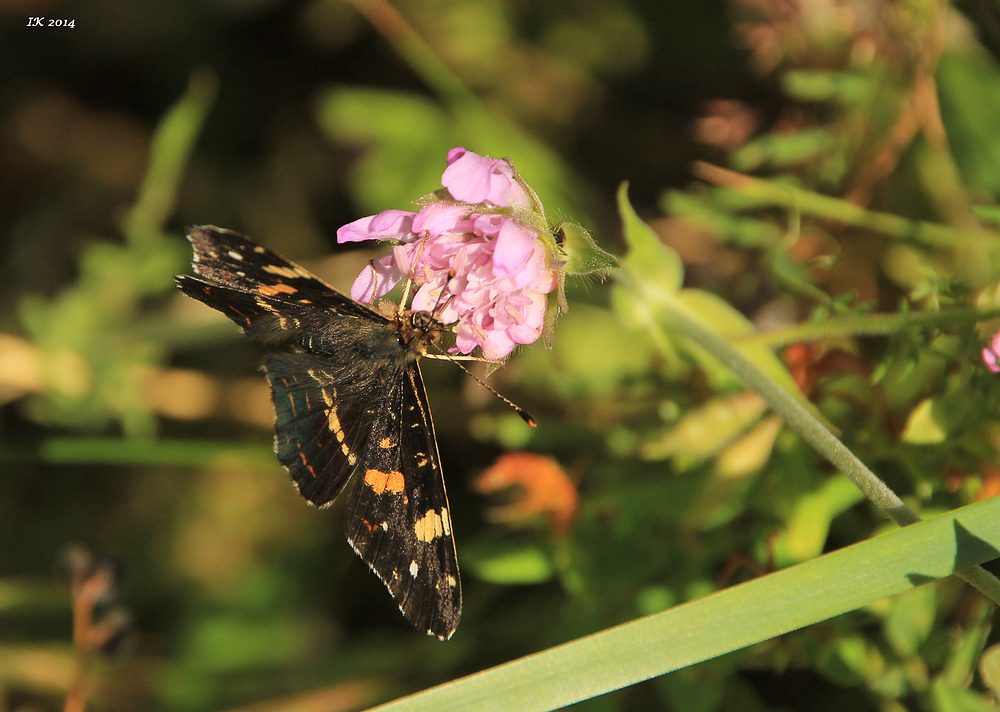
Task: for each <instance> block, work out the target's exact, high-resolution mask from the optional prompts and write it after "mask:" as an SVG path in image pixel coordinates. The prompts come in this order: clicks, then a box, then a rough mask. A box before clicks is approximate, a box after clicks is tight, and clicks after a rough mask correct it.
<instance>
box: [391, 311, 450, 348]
mask: <svg viewBox="0 0 1000 712" xmlns="http://www.w3.org/2000/svg"><path fill="white" fill-rule="evenodd" d="M397 323H398V324H399V341H400V343H401V344H402V345H403V346H405V347H406V349H407V350H408V351H410V352H411V353H413V354H416V355H418V356H423V355H425V354H426V353H427V349H428V348H430V347H431V346H435V345H437V344H438V342H440V341H441V334H443V333H444V331H445V330H446V329H447V327H446V326H445V324H444V323H443V322H442V321H441V320H440V319H439V318H438V317H437V316H436V315H435V314H434V313H432V312H428V311H413V312H411V311H407V312H404V313H403V314H402V316H401V317H400V319H399V321H398V322H397Z"/></svg>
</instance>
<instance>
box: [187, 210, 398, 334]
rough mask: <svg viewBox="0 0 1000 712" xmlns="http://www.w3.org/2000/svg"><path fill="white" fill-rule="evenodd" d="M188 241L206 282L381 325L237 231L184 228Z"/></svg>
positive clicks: (370, 312) (198, 271) (366, 310)
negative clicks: (368, 320)
mask: <svg viewBox="0 0 1000 712" xmlns="http://www.w3.org/2000/svg"><path fill="white" fill-rule="evenodd" d="M187 238H188V240H189V241H190V243H191V246H192V247H193V248H194V260H193V261H192V263H191V264H192V266H193V267H194V271H195V274H198V275H199V276H201V277H204V278H205V279H207V280H209V281H211V282H217V283H219V284H222V285H225V286H227V287H230V288H232V289H234V290H237V291H241V292H247V293H249V294H253V295H255V296H263V297H266V298H270V299H272V300H276V301H279V302H281V303H283V304H300V305H303V306H313V307H316V308H321V309H325V310H333V311H335V312H337V313H339V314H345V315H348V316H356V317H361V318H364V319H370V318H376V319H378V320H380V321H385V317H383V316H381V315H380V314H379V313H378V312H376V311H374V310H373V309H371V308H369V307H367V306H365V305H364V304H361V303H359V302H356V301H354V300H353V299H351V298H350V297H348V296H347V295H345V294H341V293H340V292H338V291H337V290H336V289H334V288H333V287H331V286H330V285H329V284H327V283H326V282H324V281H323V280H322V279H320V278H319V277H317V276H316V275H314V274H312V273H311V272H309V271H308V270H305V269H303V268H302V267H299V266H298V265H297V264H295V263H294V262H291V261H289V260H286V259H285V258H284V257H282V256H281V255H279V254H277V253H276V252H273V251H271V250H269V249H267V248H266V247H264V246H263V245H258V244H257V243H256V242H254V241H253V240H251V239H250V238H248V237H245V236H244V235H241V234H239V233H238V232H233V231H232V230H223V229H221V228H217V227H213V226H211V225H200V226H194V227H190V228H188V233H187ZM195 298H197V297H195Z"/></svg>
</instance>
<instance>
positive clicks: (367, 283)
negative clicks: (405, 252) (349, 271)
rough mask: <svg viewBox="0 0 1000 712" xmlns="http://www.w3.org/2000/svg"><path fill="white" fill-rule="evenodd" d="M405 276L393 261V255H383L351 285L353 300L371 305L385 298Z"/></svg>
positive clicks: (362, 271) (372, 262)
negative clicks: (380, 298)
mask: <svg viewBox="0 0 1000 712" xmlns="http://www.w3.org/2000/svg"><path fill="white" fill-rule="evenodd" d="M402 278H403V274H402V273H401V272H400V271H399V269H398V268H397V267H396V264H395V262H394V261H393V254H392V253H391V252H390V253H388V254H385V255H382V256H381V257H379V258H377V259H374V260H372V261H371V262H370V263H369V265H368V266H367V267H365V268H364V269H363V270H361V274H359V275H358V278H357V279H355V280H354V284H352V285H351V299H353V300H354V301H356V302H362V303H365V304H371V303H372V302H373V301H375V300H376V299H378V298H379V297H383V296H385V295H386V294H388V293H389V292H391V291H392V288H393V287H395V286H396V285H397V284H399V280H401V279H402Z"/></svg>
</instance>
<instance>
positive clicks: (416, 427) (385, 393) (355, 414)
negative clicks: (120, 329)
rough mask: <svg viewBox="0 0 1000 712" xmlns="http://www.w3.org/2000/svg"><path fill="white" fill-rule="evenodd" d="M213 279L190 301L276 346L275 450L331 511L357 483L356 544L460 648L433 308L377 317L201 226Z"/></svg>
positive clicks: (248, 244) (351, 537) (272, 365)
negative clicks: (432, 376) (436, 411)
mask: <svg viewBox="0 0 1000 712" xmlns="http://www.w3.org/2000/svg"><path fill="white" fill-rule="evenodd" d="M187 238H188V240H189V241H190V242H191V245H192V246H193V248H194V260H193V262H192V267H193V269H194V272H195V273H196V274H197V275H198V277H200V278H196V277H189V276H179V277H177V278H176V280H177V284H178V286H179V287H180V289H181V291H182V292H184V293H185V294H186V295H188V296H189V297H192V298H194V299H197V300H198V301H200V302H202V303H204V304H207V305H208V306H210V307H212V308H213V309H216V310H218V311H220V312H222V313H223V314H225V315H226V316H227V317H229V318H230V319H231V320H232V321H234V322H235V323H236V324H238V325H239V326H240V327H242V328H243V332H244V333H245V334H246V335H247V336H249V337H252V338H255V339H258V340H260V341H262V342H264V343H266V344H269V345H272V346H281V347H284V349H283V350H282V351H279V352H275V353H271V354H270V355H269V356H268V357H267V359H266V361H265V363H264V370H265V372H266V374H267V380H268V383H269V384H270V386H271V397H272V401H273V403H274V410H275V451H276V453H277V455H278V460H279V461H280V462H281V464H282V465H284V466H285V468H286V469H287V470H288V472H289V474H290V475H291V478H292V481H293V482H294V483H295V485H296V487H297V488H298V491H299V493H300V494H301V495H302V496H303V497H305V498H306V499H307V500H309V501H310V502H311V503H313V504H314V505H316V506H317V507H326V506H328V505H329V504H330V503H331V502H333V501H334V499H336V497H337V496H338V495H339V494H340V493H341V491H343V489H344V488H345V486H346V485H347V483H348V481H349V480H350V479H351V478H352V476H356V477H355V480H356V481H355V484H354V488H353V491H352V492H351V496H350V500H349V503H348V506H347V510H348V511H347V522H346V527H345V528H346V533H347V540H348V542H349V543H350V544H351V546H352V547H353V548H354V550H355V551H356V552H357V553H358V555H359V556H360V557H361V558H362V559H363V560H364V561H365V562H367V563H368V565H369V566H370V567H371V569H372V571H374V572H375V574H376V575H378V577H379V578H380V579H381V580H382V582H383V583H385V585H386V587H388V589H389V592H390V593H391V594H392V597H393V598H394V599H395V600H396V603H398V604H399V609H400V611H402V613H403V616H404V617H405V618H406V619H407V620H408V621H410V623H412V624H413V625H414V626H416V627H417V628H419V629H421V630H423V631H426V632H427V633H428V634H431V635H435V636H437V637H438V638H440V639H441V640H447V639H448V638H450V637H451V636H452V634H453V633H454V632H455V628H456V627H457V626H458V620H459V617H460V616H461V613H462V585H461V581H460V579H459V574H458V558H457V555H456V552H455V541H454V538H453V535H452V526H451V516H450V514H449V507H448V495H447V493H446V492H445V484H444V477H443V475H442V472H441V458H440V456H439V455H438V447H437V441H436V439H435V436H434V424H433V422H432V420H431V412H430V408H429V407H428V403H427V395H426V393H425V391H424V383H423V379H422V377H421V375H420V366H419V363H418V359H419V358H420V357H421V356H424V355H426V354H427V350H428V349H429V348H430V347H432V346H433V345H435V344H437V343H438V341H439V340H440V338H441V336H442V334H443V333H444V332H445V331H446V329H447V327H446V326H445V324H443V323H442V322H441V320H440V319H439V318H438V317H437V316H436V315H435V314H434V313H432V312H426V311H409V310H405V309H398V308H397V307H396V305H389V304H386V307H391V308H380V309H374V308H372V307H370V306H368V305H366V304H362V303H360V302H356V301H354V300H353V299H351V298H349V297H347V296H346V295H344V294H341V293H340V292H338V291H337V290H335V289H334V288H333V287H331V286H329V285H328V284H326V283H325V282H323V281H322V280H321V279H319V278H318V277H316V276H315V275H313V274H311V273H310V272H308V271H306V270H304V269H303V268H301V267H299V266H298V265H296V264H295V263H293V262H291V261H289V260H286V259H285V258H283V257H281V256H279V255H278V254H276V253H275V252H272V251H271V250H269V249H267V248H266V247H263V246H261V245H258V244H257V243H255V242H253V241H252V240H250V239H249V238H247V237H245V236H243V235H240V234H239V233H236V232H233V231H231V230H223V229H220V228H217V227H212V226H208V225H205V226H196V227H191V228H189V229H188V233H187Z"/></svg>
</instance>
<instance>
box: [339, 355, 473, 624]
mask: <svg viewBox="0 0 1000 712" xmlns="http://www.w3.org/2000/svg"><path fill="white" fill-rule="evenodd" d="M401 375H402V378H401V379H399V381H398V382H397V383H394V384H392V390H391V396H390V400H391V401H392V403H393V405H394V407H393V408H390V409H386V410H384V411H381V412H380V413H378V414H377V416H376V418H375V421H374V423H373V428H372V431H371V433H372V437H371V439H370V440H369V442H368V449H367V452H366V454H365V456H364V461H365V465H364V467H363V468H360V469H359V472H358V480H357V482H356V483H355V485H354V491H353V492H352V494H351V501H350V504H349V505H348V513H347V517H348V518H347V525H346V528H347V539H348V541H350V542H351V545H352V546H353V547H354V549H355V551H357V552H358V554H359V555H360V556H361V558H362V559H364V560H365V561H367V562H368V564H369V566H371V567H372V570H373V571H374V572H375V573H376V574H378V576H379V578H381V579H382V581H383V582H384V583H385V585H386V586H387V587H388V588H389V591H390V592H391V593H392V596H393V598H395V599H396V602H397V603H398V604H399V608H400V610H401V611H402V612H403V615H404V616H405V617H406V619H407V620H409V621H410V622H411V623H412V624H413V625H415V626H417V627H418V628H421V629H423V630H426V631H428V632H429V633H433V634H434V635H436V636H438V637H439V638H441V639H445V640H446V639H448V638H450V637H451V635H452V633H454V631H455V627H456V626H457V625H458V619H459V617H460V616H461V613H462V588H461V582H460V580H459V575H458V557H457V555H456V553H455V541H454V539H453V538H452V533H451V514H450V511H449V507H448V495H447V492H446V491H445V485H444V477H443V476H442V473H441V465H440V457H439V455H438V451H437V441H436V439H435V437H434V424H433V422H432V420H431V414H430V410H429V409H428V407H427V396H426V394H425V392H424V386H423V380H422V378H421V376H420V369H419V367H418V366H417V364H416V363H413V364H411V365H410V366H408V367H407V368H406V370H405V372H404V373H403V374H401ZM387 387H388V384H387Z"/></svg>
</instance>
